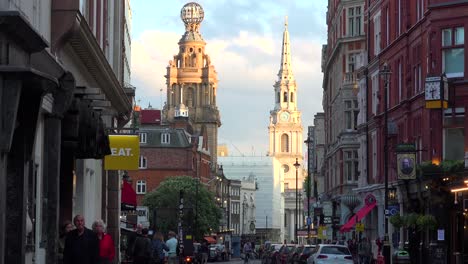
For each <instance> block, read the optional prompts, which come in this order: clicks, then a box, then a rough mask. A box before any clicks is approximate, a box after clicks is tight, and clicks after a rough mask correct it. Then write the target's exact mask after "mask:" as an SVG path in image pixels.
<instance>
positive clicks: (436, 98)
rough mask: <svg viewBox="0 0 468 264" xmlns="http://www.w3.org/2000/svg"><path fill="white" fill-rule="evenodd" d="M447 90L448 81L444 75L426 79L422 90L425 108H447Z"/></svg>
mask: <svg viewBox="0 0 468 264" xmlns="http://www.w3.org/2000/svg"><path fill="white" fill-rule="evenodd" d="M448 90H449V89H448V79H447V77H446V76H445V75H442V76H435V77H427V78H426V84H425V90H424V93H425V99H426V108H435V109H437V108H447V107H448Z"/></svg>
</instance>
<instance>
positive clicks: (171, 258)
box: [166, 231, 178, 264]
mask: <svg viewBox="0 0 468 264" xmlns="http://www.w3.org/2000/svg"><path fill="white" fill-rule="evenodd" d="M168 236H169V239H168V240H167V241H166V246H167V247H168V248H169V251H168V258H167V263H168V264H177V263H178V261H177V260H178V258H177V246H178V241H177V239H176V234H175V233H174V231H169V234H168Z"/></svg>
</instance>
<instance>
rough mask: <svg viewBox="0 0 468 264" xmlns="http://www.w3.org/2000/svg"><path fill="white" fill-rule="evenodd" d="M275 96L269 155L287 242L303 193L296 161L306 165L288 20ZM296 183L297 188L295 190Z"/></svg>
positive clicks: (271, 119) (275, 85)
mask: <svg viewBox="0 0 468 264" xmlns="http://www.w3.org/2000/svg"><path fill="white" fill-rule="evenodd" d="M273 87H274V93H275V104H274V105H275V106H274V108H273V110H271V111H270V124H269V126H268V131H269V138H270V144H269V145H270V147H269V155H270V156H272V157H273V159H274V161H273V166H274V171H275V175H274V177H275V179H274V181H275V182H279V186H280V188H281V193H282V199H283V204H284V206H283V208H282V210H281V211H282V213H283V214H285V217H283V221H285V223H282V226H285V229H284V233H283V234H284V238H285V239H287V240H288V241H289V240H293V239H294V226H295V222H294V219H295V218H294V216H295V215H294V214H295V209H296V203H295V201H296V196H295V193H296V189H299V190H298V192H299V193H302V183H303V181H304V170H303V169H302V166H301V167H299V168H298V173H297V177H298V179H297V181H296V168H295V167H294V163H295V162H296V159H298V162H299V163H300V164H301V165H303V155H302V144H303V140H302V123H301V112H300V111H299V110H298V108H297V86H296V79H295V78H294V74H293V72H292V66H291V46H290V41H289V32H288V20H287V17H286V20H285V28H284V32H283V45H282V53H281V64H280V69H279V72H278V80H277V81H276V83H275V84H274V85H273ZM296 182H297V186H296ZM299 201H300V202H299V204H298V211H299V212H298V218H297V219H298V226H299V227H301V226H302V220H303V217H302V213H300V212H301V211H302V210H301V208H302V199H299Z"/></svg>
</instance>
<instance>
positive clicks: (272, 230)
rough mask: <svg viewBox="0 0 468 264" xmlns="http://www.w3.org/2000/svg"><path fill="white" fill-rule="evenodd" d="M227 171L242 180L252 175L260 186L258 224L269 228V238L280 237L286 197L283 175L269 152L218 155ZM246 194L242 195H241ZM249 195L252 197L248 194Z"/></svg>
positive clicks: (263, 227)
mask: <svg viewBox="0 0 468 264" xmlns="http://www.w3.org/2000/svg"><path fill="white" fill-rule="evenodd" d="M218 163H219V164H220V165H222V166H223V172H224V175H226V177H227V178H229V179H236V180H243V179H245V178H248V177H249V176H250V177H253V178H254V179H255V180H256V183H257V187H258V189H257V190H256V193H255V198H254V201H255V228H256V232H257V234H258V233H259V232H258V231H259V229H263V230H265V229H266V230H268V233H269V234H270V238H272V239H273V240H276V241H281V234H282V233H283V232H284V230H283V228H284V225H283V214H284V208H283V204H284V201H283V198H282V195H281V185H282V184H281V179H280V177H279V176H277V177H275V173H274V170H273V158H272V157H267V156H263V157H260V156H236V157H234V156H232V157H231V156H224V157H218ZM241 197H243V195H242V196H241ZM247 198H248V199H250V197H248V196H247Z"/></svg>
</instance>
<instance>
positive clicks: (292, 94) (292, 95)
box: [291, 93, 294, 103]
mask: <svg viewBox="0 0 468 264" xmlns="http://www.w3.org/2000/svg"><path fill="white" fill-rule="evenodd" d="M293 102H294V93H291V103H293Z"/></svg>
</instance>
